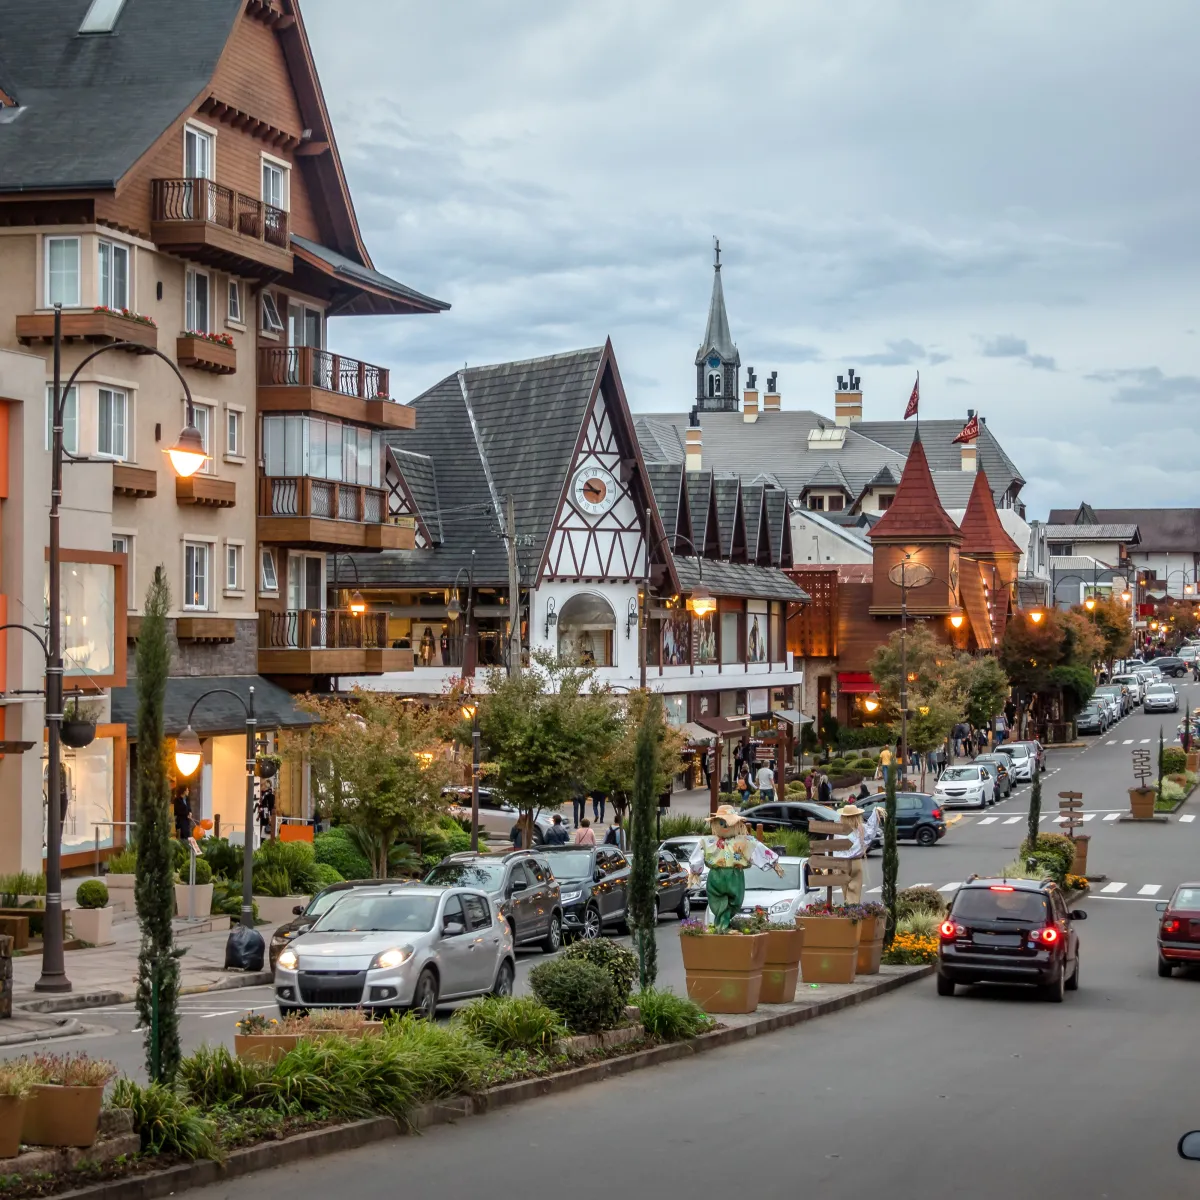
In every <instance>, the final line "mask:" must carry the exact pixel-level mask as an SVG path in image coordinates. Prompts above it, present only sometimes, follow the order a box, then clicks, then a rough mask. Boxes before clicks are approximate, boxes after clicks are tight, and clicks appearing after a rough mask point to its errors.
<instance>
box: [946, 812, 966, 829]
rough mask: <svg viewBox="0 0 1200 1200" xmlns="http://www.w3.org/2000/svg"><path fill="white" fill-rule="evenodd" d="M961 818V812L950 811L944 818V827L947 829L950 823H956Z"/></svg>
mask: <svg viewBox="0 0 1200 1200" xmlns="http://www.w3.org/2000/svg"><path fill="white" fill-rule="evenodd" d="M962 819H963V818H962V813H951V814H950V815H949V816H948V817H947V818H946V828H947V829H948V828H949V827H950V826H951V825H957V824H958V823H959V821H961V820H962Z"/></svg>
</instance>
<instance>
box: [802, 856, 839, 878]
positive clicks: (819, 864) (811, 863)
mask: <svg viewBox="0 0 1200 1200" xmlns="http://www.w3.org/2000/svg"><path fill="white" fill-rule="evenodd" d="M808 869H809V872H810V873H811V872H813V871H844V870H845V869H846V860H845V859H844V858H836V857H834V856H833V855H832V854H810V855H809V856H808Z"/></svg>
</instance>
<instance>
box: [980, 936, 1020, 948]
mask: <svg viewBox="0 0 1200 1200" xmlns="http://www.w3.org/2000/svg"><path fill="white" fill-rule="evenodd" d="M971 941H972V942H974V943H975V945H976V946H1019V945H1020V944H1021V935H1020V934H1019V933H973V934H971Z"/></svg>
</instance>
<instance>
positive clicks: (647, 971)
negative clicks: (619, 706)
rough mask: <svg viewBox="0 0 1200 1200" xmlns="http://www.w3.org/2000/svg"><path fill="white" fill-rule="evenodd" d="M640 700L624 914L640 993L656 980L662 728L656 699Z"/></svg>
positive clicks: (649, 695) (659, 702)
mask: <svg viewBox="0 0 1200 1200" xmlns="http://www.w3.org/2000/svg"><path fill="white" fill-rule="evenodd" d="M641 696H642V703H641V704H640V705H639V707H640V708H641V710H642V718H641V720H640V721H639V722H638V725H637V745H636V750H635V763H634V778H633V869H632V871H631V873H630V877H629V915H630V924H631V925H632V926H633V944H634V948H635V949H636V950H637V956H638V975H639V978H640V980H641V986H642V989H643V990H645V989H646V988H648V987H653V986H654V981H655V979H656V978H657V977H658V947H657V944H656V941H655V937H654V925H655V921H654V903H655V890H656V889H655V883H656V881H657V879H658V840H657V839H656V838H655V836H654V818H655V816H656V813H657V808H658V794H659V791H660V788H659V782H660V780H659V778H658V772H659V764H660V757H661V755H660V751H661V746H662V743H663V742H664V741H665V740H666V738H667V735H668V728H667V724H666V722H665V721H664V720H663V710H662V698H661V697H660V696H658V695H655V694H654V693H653V692H643V693H641ZM631 715H632V714H631Z"/></svg>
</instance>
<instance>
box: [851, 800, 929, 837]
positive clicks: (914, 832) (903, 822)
mask: <svg viewBox="0 0 1200 1200" xmlns="http://www.w3.org/2000/svg"><path fill="white" fill-rule="evenodd" d="M886 802H887V797H886V796H883V795H875V796H872V797H870V799H868V800H858V801H856V803H857V804H858V806H859V808H861V809H862V810H863V812H865V813H870V811H871V810H872V809H873V808H875V807H876V806H877V805H882V804H885V803H886ZM945 836H946V818H945V816H944V814H943V813H942V809H941V806H940V805H939V804H938V802H937V800H936V799H935V798H934V797H933V796H931V795H929V794H928V793H926V792H897V793H896V837H897V838H898V839H900V840H901V841H903V840H904V839H906V838H912V840H913V841H915V842H916V843H917V845H918V846H933V845H935V844H936V843H937V842H938V841H940V840H941V839H942V838H944V837H945Z"/></svg>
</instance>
